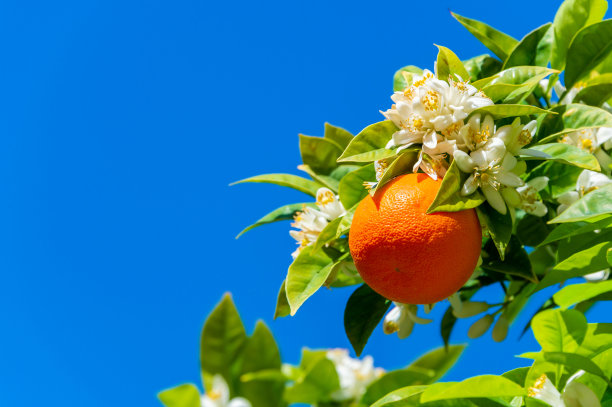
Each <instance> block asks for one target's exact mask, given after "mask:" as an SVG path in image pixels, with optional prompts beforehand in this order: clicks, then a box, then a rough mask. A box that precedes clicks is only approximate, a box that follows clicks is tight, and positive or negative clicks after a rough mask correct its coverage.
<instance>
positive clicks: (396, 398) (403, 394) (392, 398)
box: [371, 386, 427, 407]
mask: <svg viewBox="0 0 612 407" xmlns="http://www.w3.org/2000/svg"><path fill="white" fill-rule="evenodd" d="M426 388H427V386H408V387H403V388H401V389H398V390H395V391H393V392H391V393H389V394H387V395H385V396H384V397H382V398H381V399H379V400H378V401H377V402H376V403H374V404H372V406H371V407H392V406H397V407H400V406H402V405H403V406H412V405H416V406H418V405H419V404H418V400H416V403H417V404H412V403H407V402H406V401H407V400H408V399H411V398H413V397H415V396H417V397H418V396H419V395H420V394H421V393H422V392H423V391H424V390H425V389H426ZM402 402H405V403H402Z"/></svg>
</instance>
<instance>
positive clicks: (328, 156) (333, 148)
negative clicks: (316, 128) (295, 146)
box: [300, 134, 342, 174]
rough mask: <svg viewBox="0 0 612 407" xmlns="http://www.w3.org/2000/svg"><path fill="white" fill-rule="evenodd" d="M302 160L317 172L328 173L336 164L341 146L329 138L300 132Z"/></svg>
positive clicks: (340, 152)
mask: <svg viewBox="0 0 612 407" xmlns="http://www.w3.org/2000/svg"><path fill="white" fill-rule="evenodd" d="M300 154H301V155H302V162H303V163H304V164H305V165H308V166H309V167H310V168H312V169H313V171H314V172H315V173H318V174H329V173H330V172H332V170H333V169H335V168H336V167H337V166H338V163H337V162H336V160H337V159H338V157H340V154H342V147H340V146H339V145H338V144H337V143H336V142H334V141H331V140H329V139H325V138H320V137H313V136H305V135H303V134H300Z"/></svg>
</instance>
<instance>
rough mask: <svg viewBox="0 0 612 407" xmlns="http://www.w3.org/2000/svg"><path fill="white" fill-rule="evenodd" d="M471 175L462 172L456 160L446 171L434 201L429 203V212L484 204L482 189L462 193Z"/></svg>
mask: <svg viewBox="0 0 612 407" xmlns="http://www.w3.org/2000/svg"><path fill="white" fill-rule="evenodd" d="M469 176H470V174H466V173H464V172H462V171H461V170H460V169H459V167H458V166H457V163H456V161H453V162H452V163H451V165H450V167H449V168H448V171H446V174H445V175H444V178H443V179H442V184H441V185H440V189H439V190H438V193H437V194H436V197H435V198H434V201H433V202H432V203H431V205H429V208H428V209H427V213H434V212H457V211H462V210H465V209H472V208H476V207H477V206H479V205H480V204H482V203H483V202H484V201H485V199H484V196H483V195H482V194H481V193H480V191H476V192H474V193H473V194H471V195H469V196H463V195H461V187H462V186H463V184H464V183H465V181H466V180H467V179H468V177H469Z"/></svg>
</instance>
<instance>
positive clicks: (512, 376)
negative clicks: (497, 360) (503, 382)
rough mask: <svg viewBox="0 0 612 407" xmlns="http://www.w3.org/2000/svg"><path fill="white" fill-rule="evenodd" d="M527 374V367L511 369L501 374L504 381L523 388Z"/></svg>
mask: <svg viewBox="0 0 612 407" xmlns="http://www.w3.org/2000/svg"><path fill="white" fill-rule="evenodd" d="M527 372H529V367H519V368H516V369H512V370H509V371H507V372H506V373H504V374H502V376H503V377H505V378H506V379H509V380H512V381H513V382H514V383H516V384H518V385H519V386H523V385H524V384H525V378H526V377H527Z"/></svg>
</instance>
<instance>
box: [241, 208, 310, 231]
mask: <svg viewBox="0 0 612 407" xmlns="http://www.w3.org/2000/svg"><path fill="white" fill-rule="evenodd" d="M305 206H309V207H311V208H316V206H315V205H313V204H312V203H295V204H289V205H283V206H281V207H280V208H277V209H275V210H273V211H272V212H270V213H269V214H267V215H266V216H264V217H263V218H261V219H259V220H258V221H257V222H255V223H253V224H252V225H250V226H248V227H246V228H244V229H243V230H242V232H240V233H238V236H236V239H238V238H239V237H240V236H242V235H243V234H245V233H246V232H248V231H249V230H251V229H254V228H256V227H258V226H261V225H267V224H268V223H273V222H278V221H281V220H293V217H294V216H295V214H296V213H297V212H300V211H302V210H304V207H305Z"/></svg>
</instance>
